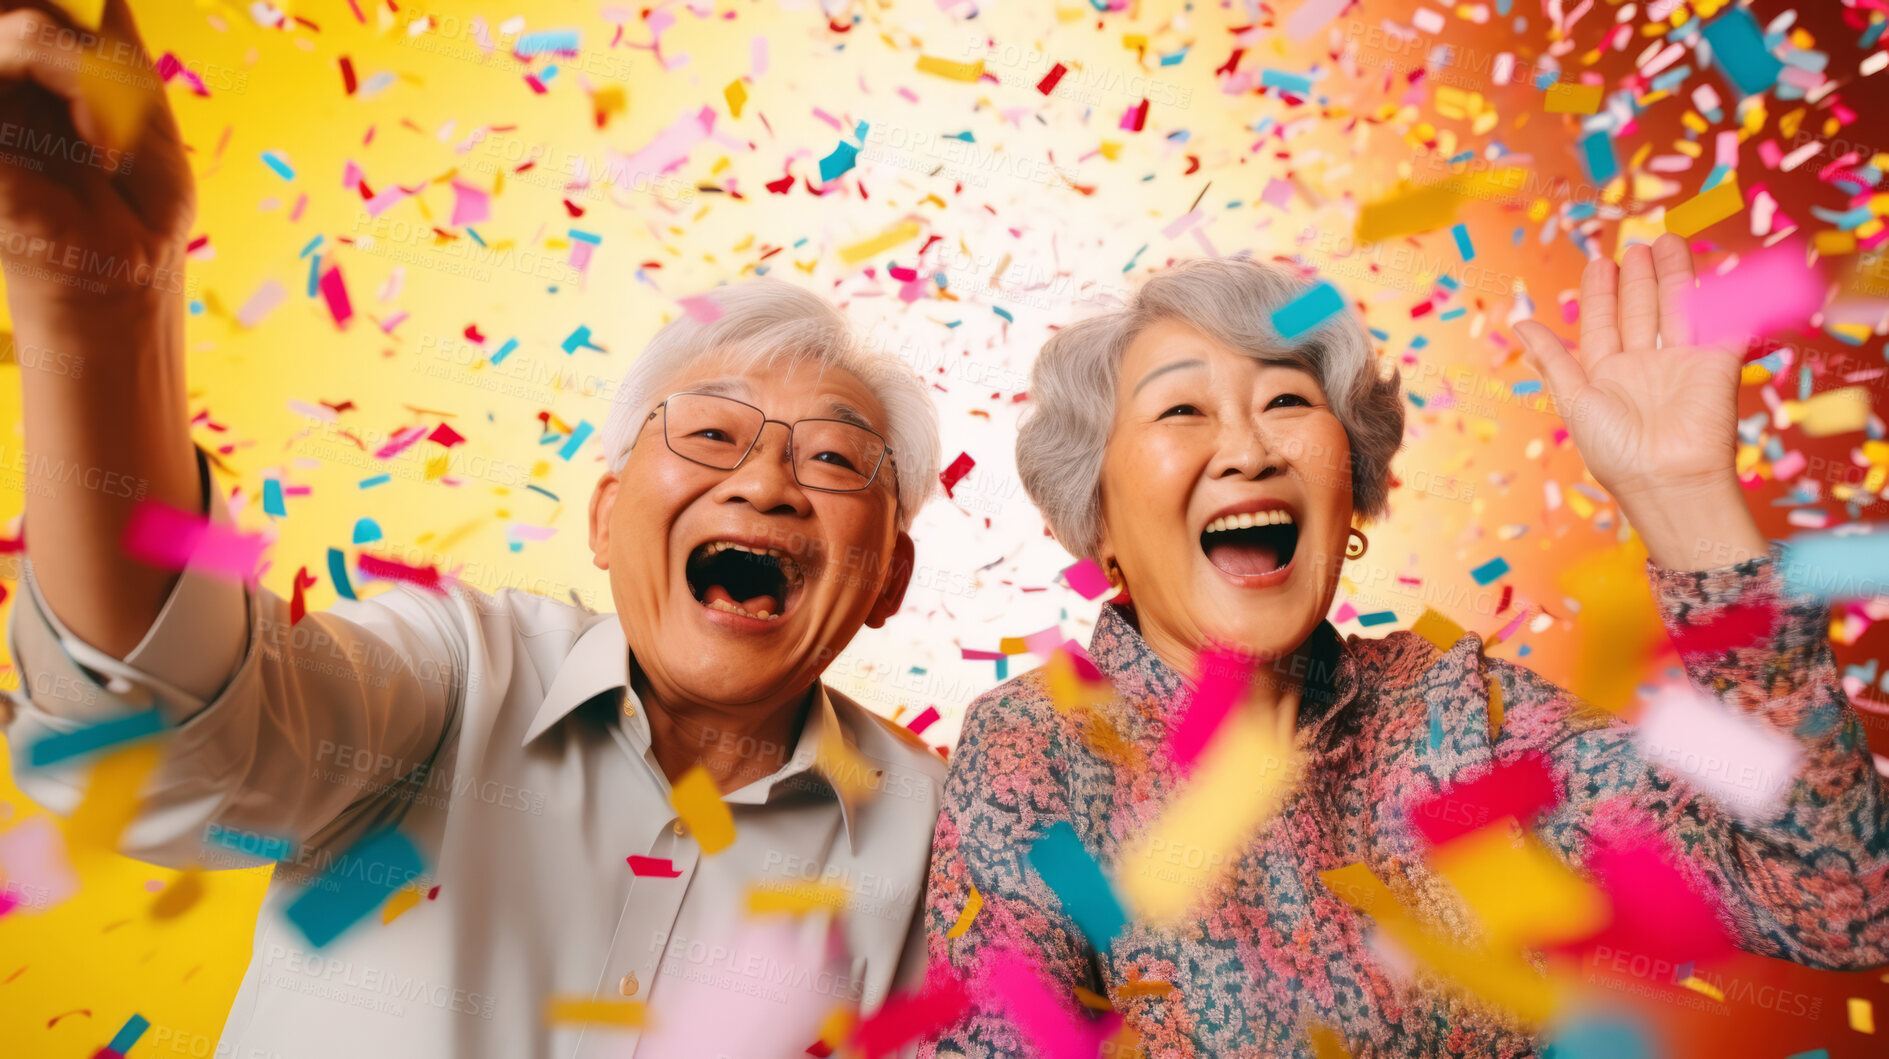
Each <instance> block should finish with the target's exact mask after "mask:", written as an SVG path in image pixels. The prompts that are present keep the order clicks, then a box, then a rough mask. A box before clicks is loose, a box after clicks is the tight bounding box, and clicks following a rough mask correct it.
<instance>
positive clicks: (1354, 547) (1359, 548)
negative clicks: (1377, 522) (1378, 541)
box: [1345, 526, 1371, 559]
mask: <svg viewBox="0 0 1889 1059" xmlns="http://www.w3.org/2000/svg"><path fill="white" fill-rule="evenodd" d="M1351 538H1356V539H1355V540H1354V539H1351ZM1370 547H1371V538H1369V537H1366V536H1365V535H1364V531H1363V530H1361V529H1359V528H1357V527H1356V526H1353V527H1351V537H1348V538H1346V539H1345V558H1347V559H1358V558H1362V557H1363V556H1364V553H1365V551H1366V550H1367V549H1369V548H1370Z"/></svg>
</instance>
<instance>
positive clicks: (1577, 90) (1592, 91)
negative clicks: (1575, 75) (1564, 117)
mask: <svg viewBox="0 0 1889 1059" xmlns="http://www.w3.org/2000/svg"><path fill="white" fill-rule="evenodd" d="M1602 94H1603V90H1602V87H1601V86H1600V85H1577V84H1572V83H1569V82H1567V81H1556V82H1555V83H1554V84H1552V85H1549V86H1548V101H1547V102H1548V108H1547V109H1548V113H1550V114H1597V113H1599V112H1600V100H1601V96H1602Z"/></svg>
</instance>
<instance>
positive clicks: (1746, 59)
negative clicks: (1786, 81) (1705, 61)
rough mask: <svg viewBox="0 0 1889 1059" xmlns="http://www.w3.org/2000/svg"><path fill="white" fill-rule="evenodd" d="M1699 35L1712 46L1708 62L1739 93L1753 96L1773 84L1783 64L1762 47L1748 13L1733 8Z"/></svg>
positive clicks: (1760, 36)
mask: <svg viewBox="0 0 1889 1059" xmlns="http://www.w3.org/2000/svg"><path fill="white" fill-rule="evenodd" d="M1701 32H1702V33H1704V34H1705V40H1706V43H1708V44H1710V45H1711V46H1712V61H1713V62H1714V63H1717V64H1718V68H1719V69H1720V70H1722V71H1724V73H1725V77H1726V78H1727V79H1728V80H1730V81H1731V83H1732V84H1734V85H1736V86H1738V90H1739V91H1740V92H1743V93H1744V94H1746V95H1748V96H1755V95H1757V94H1758V93H1760V92H1763V91H1764V90H1765V89H1768V88H1770V87H1771V86H1772V85H1774V84H1777V79H1778V74H1780V73H1782V72H1783V71H1784V64H1783V63H1781V62H1779V61H1778V59H1777V56H1775V55H1772V54H1771V52H1770V51H1769V50H1767V49H1766V48H1765V46H1764V32H1763V31H1762V30H1760V29H1759V28H1758V20H1757V19H1755V18H1753V17H1751V12H1750V11H1747V10H1746V9H1744V8H1742V7H1734V8H1732V9H1731V10H1729V11H1727V12H1725V13H1724V14H1723V15H1720V16H1719V17H1717V18H1715V19H1713V20H1712V21H1710V22H1708V23H1706V24H1705V25H1704V27H1702V29H1701Z"/></svg>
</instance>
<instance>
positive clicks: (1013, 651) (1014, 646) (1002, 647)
mask: <svg viewBox="0 0 1889 1059" xmlns="http://www.w3.org/2000/svg"><path fill="white" fill-rule="evenodd" d="M997 650H999V651H1002V652H1003V653H1004V654H1007V655H1020V654H1028V653H1029V650H1030V646H1029V644H1026V643H1024V642H1023V637H1021V636H1006V637H1004V638H1003V639H1001V640H998V641H997Z"/></svg>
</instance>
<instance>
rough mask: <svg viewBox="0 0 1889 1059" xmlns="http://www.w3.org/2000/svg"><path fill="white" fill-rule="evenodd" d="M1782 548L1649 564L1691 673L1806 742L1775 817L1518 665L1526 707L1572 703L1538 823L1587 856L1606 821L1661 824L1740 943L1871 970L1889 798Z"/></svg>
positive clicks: (1885, 951)
mask: <svg viewBox="0 0 1889 1059" xmlns="http://www.w3.org/2000/svg"><path fill="white" fill-rule="evenodd" d="M1780 547H1781V546H1780V545H1775V544H1774V545H1773V547H1772V550H1771V554H1769V555H1766V556H1760V557H1758V558H1755V559H1752V560H1749V561H1747V562H1743V563H1739V564H1736V565H1733V566H1727V567H1721V568H1718V569H1713V570H1704V571H1696V572H1687V571H1678V570H1667V569H1663V568H1661V567H1658V566H1655V565H1653V564H1652V563H1650V562H1649V563H1648V564H1647V567H1648V573H1649V576H1650V578H1651V581H1652V587H1653V593H1654V598H1655V601H1656V603H1657V605H1658V609H1659V614H1660V618H1661V621H1662V622H1663V623H1664V625H1665V626H1666V629H1667V632H1668V633H1669V634H1670V635H1671V636H1672V638H1673V641H1674V642H1675V644H1678V645H1680V646H1681V648H1682V651H1681V658H1682V659H1683V661H1684V665H1685V671H1686V676H1687V677H1688V678H1689V679H1690V681H1691V683H1692V685H1693V686H1694V687H1695V688H1697V689H1698V690H1700V691H1702V692H1704V693H1706V694H1708V695H1711V696H1713V697H1714V698H1716V699H1717V700H1718V701H1719V702H1720V703H1721V704H1723V705H1724V706H1725V707H1726V708H1727V709H1729V710H1731V711H1733V712H1735V713H1737V714H1739V715H1742V716H1744V717H1747V718H1750V719H1752V720H1754V721H1756V722H1758V723H1759V724H1761V725H1763V726H1765V727H1767V728H1769V729H1771V730H1772V731H1774V732H1778V733H1782V734H1784V735H1786V736H1788V737H1789V738H1791V739H1792V740H1794V741H1795V742H1796V743H1797V744H1798V746H1799V747H1801V748H1802V760H1801V766H1800V768H1799V770H1798V772H1797V775H1796V777H1795V779H1794V780H1791V781H1790V782H1789V787H1788V789H1787V790H1785V791H1784V794H1783V798H1782V800H1781V802H1780V806H1779V808H1778V810H1777V811H1776V812H1775V813H1773V814H1771V815H1770V817H1769V818H1768V819H1767V820H1765V821H1764V822H1762V823H1753V822H1750V821H1747V820H1743V819H1740V818H1739V817H1737V816H1735V815H1733V814H1732V813H1730V812H1728V811H1727V810H1726V808H1725V807H1724V806H1722V805H1720V804H1719V803H1718V802H1717V801H1715V800H1714V799H1713V798H1712V797H1710V796H1709V795H1705V794H1702V793H1700V792H1699V791H1698V790H1697V789H1696V788H1695V787H1694V786H1693V785H1691V783H1690V782H1689V781H1687V780H1686V779H1685V778H1684V777H1683V776H1682V775H1680V774H1679V773H1676V772H1674V771H1673V770H1671V769H1669V768H1668V767H1667V766H1666V765H1664V764H1662V763H1661V758H1660V756H1659V755H1654V758H1653V760H1651V761H1649V760H1648V759H1647V758H1646V756H1645V755H1644V754H1643V752H1642V750H1641V749H1640V747H1639V745H1638V743H1637V741H1636V740H1635V738H1634V729H1633V726H1631V725H1628V724H1626V723H1624V722H1621V721H1618V720H1617V719H1611V720H1607V721H1598V720H1596V719H1595V713H1596V712H1597V711H1593V710H1592V709H1591V708H1583V707H1582V706H1581V705H1580V704H1578V703H1570V700H1569V699H1568V697H1567V696H1566V695H1565V693H1562V692H1560V691H1559V690H1558V689H1554V688H1552V686H1550V685H1546V683H1545V682H1542V681H1540V680H1539V678H1536V677H1534V676H1533V674H1530V673H1527V671H1526V670H1520V669H1519V667H1510V670H1509V672H1508V673H1506V674H1505V677H1506V679H1505V680H1504V683H1505V685H1506V686H1507V688H1508V691H1509V693H1510V694H1517V695H1519V696H1520V697H1521V703H1520V705H1521V707H1522V710H1523V712H1524V713H1526V712H1532V711H1533V710H1535V709H1540V708H1543V707H1542V706H1541V704H1540V703H1537V702H1530V701H1529V700H1530V699H1531V698H1534V699H1542V698H1545V697H1548V696H1552V697H1553V698H1554V700H1555V705H1554V706H1553V707H1551V708H1552V709H1565V710H1566V711H1567V720H1568V722H1569V723H1567V724H1566V725H1565V726H1557V727H1558V728H1559V735H1558V736H1557V737H1556V738H1555V739H1554V740H1552V741H1549V745H1547V746H1546V749H1547V751H1548V753H1549V756H1550V758H1551V760H1552V762H1553V764H1554V767H1555V769H1556V771H1557V773H1559V774H1560V775H1561V776H1563V777H1564V778H1565V780H1566V791H1567V798H1566V799H1565V800H1564V801H1563V803H1562V804H1561V805H1560V806H1559V807H1558V808H1557V809H1556V810H1555V811H1554V812H1553V813H1551V814H1549V816H1547V817H1546V818H1544V820H1543V821H1542V825H1541V827H1540V828H1539V831H1540V833H1541V834H1542V836H1543V838H1544V839H1545V840H1546V841H1548V842H1549V843H1550V844H1551V845H1554V846H1556V847H1557V848H1559V849H1560V850H1561V852H1562V853H1563V855H1564V856H1567V857H1568V858H1569V859H1570V860H1573V861H1576V862H1578V861H1580V860H1581V858H1582V855H1583V853H1584V851H1585V850H1586V849H1587V848H1588V845H1589V843H1590V841H1591V839H1592V837H1593V834H1594V832H1595V830H1597V829H1598V827H1599V826H1600V824H1601V822H1603V821H1609V820H1616V819H1619V820H1636V821H1650V822H1651V824H1652V825H1653V826H1655V827H1657V828H1658V829H1659V830H1660V831H1661V832H1662V833H1663V834H1664V835H1666V836H1667V837H1668V838H1670V839H1671V840H1672V845H1673V849H1674V850H1675V852H1676V853H1677V854H1678V855H1679V856H1681V857H1682V858H1683V860H1684V861H1685V863H1686V865H1687V866H1688V868H1689V869H1690V870H1694V871H1696V872H1698V873H1700V874H1701V875H1702V876H1703V880H1704V881H1705V882H1706V883H1707V884H1709V886H1710V888H1711V889H1713V890H1716V891H1717V893H1716V896H1717V898H1718V901H1719V904H1720V905H1721V907H1722V909H1723V912H1724V917H1729V924H1728V925H1729V926H1731V927H1732V929H1733V931H1734V937H1735V938H1736V939H1737V941H1738V943H1739V944H1740V945H1741V946H1742V947H1744V948H1746V949H1748V950H1750V951H1752V952H1756V953H1760V954H1762V955H1766V956H1775V957H1781V958H1784V959H1788V960H1792V961H1795V962H1797V963H1801V964H1806V965H1809V966H1813V967H1825V968H1834V969H1855V968H1864V967H1872V966H1876V965H1879V964H1882V963H1885V962H1889V796H1886V794H1885V789H1884V784H1883V780H1882V778H1881V777H1880V776H1879V775H1878V774H1877V772H1876V769H1875V766H1874V763H1873V761H1872V759H1871V755H1870V751H1869V744H1868V740H1867V739H1866V738H1865V736H1864V733H1863V728H1862V725H1861V723H1860V722H1859V721H1858V719H1857V716H1856V713H1855V711H1854V710H1853V709H1851V707H1850V705H1849V700H1848V697H1847V696H1846V695H1845V694H1844V691H1843V688H1842V685H1841V683H1840V682H1839V680H1838V674H1837V668H1836V661H1835V658H1834V656H1833V655H1832V653H1831V650H1830V644H1829V640H1828V639H1827V633H1826V628H1827V621H1828V616H1829V606H1828V604H1826V603H1823V602H1822V601H1820V600H1818V599H1816V598H1814V597H1810V596H1805V595H1797V594H1793V593H1791V592H1790V591H1788V590H1787V588H1786V586H1785V584H1784V582H1783V579H1782V577H1781V576H1780V570H1779V567H1780V563H1781V560H1782V556H1781V554H1780V551H1779V548H1780ZM1738 630H1744V631H1742V632H1741V631H1738ZM1739 641H1743V645H1742V646H1727V645H1728V644H1736V643H1738V642H1739ZM1531 689H1532V694H1531ZM1724 917H1722V918H1724Z"/></svg>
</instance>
